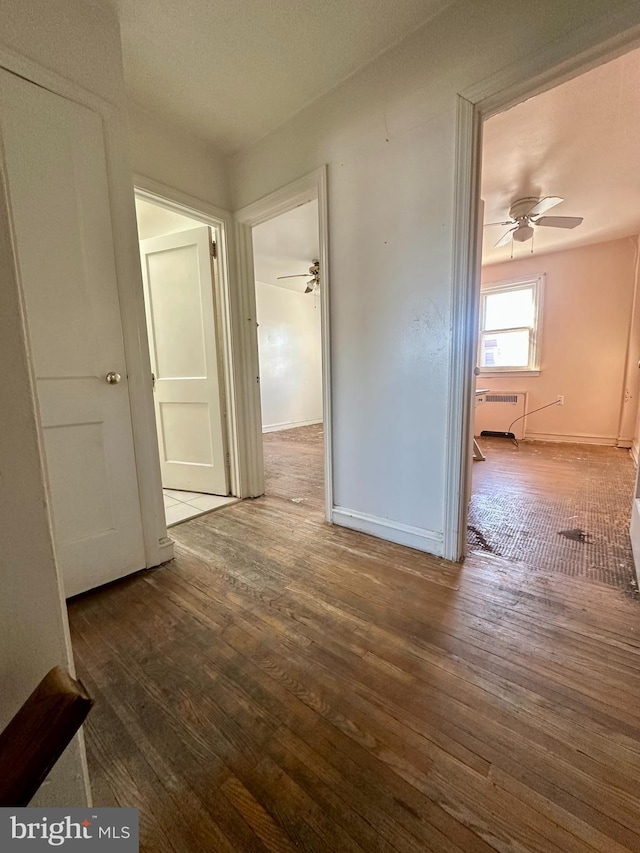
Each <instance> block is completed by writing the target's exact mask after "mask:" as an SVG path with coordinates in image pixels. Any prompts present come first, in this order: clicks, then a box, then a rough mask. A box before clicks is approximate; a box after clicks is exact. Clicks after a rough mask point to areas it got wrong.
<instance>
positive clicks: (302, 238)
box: [252, 201, 318, 292]
mask: <svg viewBox="0 0 640 853" xmlns="http://www.w3.org/2000/svg"><path fill="white" fill-rule="evenodd" d="M252 233H253V263H254V272H255V277H256V281H262V282H265V283H266V284H273V285H276V286H277V287H286V288H288V289H289V290H296V291H299V292H302V291H304V288H305V284H306V282H307V281H308V277H307V278H288V279H285V280H284V281H278V276H280V275H297V274H298V273H306V272H308V270H309V267H310V265H311V262H312V261H313V260H314V259H315V258H317V257H318V202H317V201H310V202H309V203H308V204H303V205H301V206H300V207H296V208H295V209H294V210H290V211H289V212H288V213H283V214H282V215H281V216H277V217H276V218H275V219H270V220H269V221H268V222H263V223H262V225H256V227H255V228H254V229H253V232H252Z"/></svg>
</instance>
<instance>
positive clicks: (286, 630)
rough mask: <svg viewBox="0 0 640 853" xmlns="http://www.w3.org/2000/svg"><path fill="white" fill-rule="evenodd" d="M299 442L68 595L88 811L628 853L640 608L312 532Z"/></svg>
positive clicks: (373, 845) (250, 830)
mask: <svg viewBox="0 0 640 853" xmlns="http://www.w3.org/2000/svg"><path fill="white" fill-rule="evenodd" d="M316 433H317V431H316ZM291 439H292V441H291V442H288V440H287V436H286V435H284V434H279V435H276V437H275V438H273V439H271V438H269V437H267V441H268V442H269V445H270V446H269V448H267V454H266V455H267V458H268V459H269V460H270V461H269V465H270V466H273V477H272V478H268V479H267V483H268V484H269V482H271V484H272V490H271V491H272V494H271V495H269V496H267V497H265V498H261V499H258V500H255V501H244V502H242V503H240V504H235V505H233V506H231V507H229V508H225V509H222V510H219V511H217V512H215V513H212V514H211V515H209V516H202V517H200V518H198V519H196V520H193V521H190V522H187V523H185V524H182V525H179V526H178V527H175V528H173V529H172V536H174V537H175V538H176V550H177V557H176V559H175V560H174V561H173V562H171V563H169V564H167V565H166V566H164V567H161V568H159V569H156V570H153V571H149V572H142V573H140V574H138V575H136V576H134V577H131V578H128V579H126V580H124V581H122V582H119V583H116V584H113V585H111V586H109V587H107V588H103V589H102V590H99V591H97V592H94V593H92V594H88V595H85V596H83V597H81V598H78V599H76V600H74V601H72V602H71V603H70V607H69V611H70V619H71V627H72V638H73V644H74V650H75V654H76V662H77V667H78V672H79V675H80V676H81V677H82V679H83V680H84V682H85V684H86V686H87V688H88V689H89V691H90V693H91V694H92V695H93V697H94V698H95V700H96V707H95V708H94V710H93V711H92V713H91V715H90V716H89V720H88V723H87V725H86V727H85V728H86V741H87V748H88V757H89V768H90V774H91V779H92V785H93V791H94V802H95V805H98V806H99V805H104V806H109V805H123V806H124V805H126V806H138V807H139V808H140V809H141V827H142V847H141V849H142V850H144V851H148V853H152V851H153V853H155V851H175V853H191V852H192V851H193V852H194V853H195V851H252V853H253V851H256V853H262V851H276V853H280V851H292V850H305V851H323V853H333V851H336V853H337V851H340V853H342V851H366V853H369V851H389V853H391V851H403V853H404V851H410V853H424V851H434V853H440V851H443V853H444V851H447V853H454V851H455V852H456V853H458V851H464V853H476V852H477V853H489V851H500V853H506V851H513V852H514V853H523V851H535V852H536V853H554V851H562V853H567V852H569V853H593V851H599V852H600V853H623V851H640V799H639V797H640V604H638V603H637V602H636V601H634V600H632V599H630V598H629V597H625V596H624V595H623V593H622V592H621V591H619V590H617V589H614V588H612V587H610V586H606V585H604V584H600V583H598V582H596V581H586V580H584V579H582V578H579V577H567V576H563V575H561V574H559V573H551V572H549V573H547V572H536V571H534V570H532V569H531V567H530V566H522V565H521V564H518V563H514V562H510V561H507V560H505V559H501V558H495V557H493V556H489V555H482V554H478V555H473V556H472V557H471V558H470V559H469V560H468V561H467V562H466V563H465V565H464V566H457V565H453V564H450V563H446V562H444V561H442V560H439V559H436V558H433V557H429V556H426V555H423V554H420V553H418V552H415V551H411V550H409V549H405V548H402V547H399V546H395V545H391V544H388V543H383V542H381V541H379V540H376V539H373V538H370V537H367V536H364V535H361V534H357V533H353V532H351V531H348V530H344V529H341V528H338V527H332V526H330V525H327V524H325V523H324V521H323V520H322V500H321V497H319V495H320V494H321V492H320V490H321V464H322V463H321V440H320V436H319V434H315V435H314V434H313V432H312V433H311V434H310V435H308V436H307V437H306V439H304V436H302V435H300V433H298V434H297V435H296V436H292V437H291ZM303 439H304V440H303ZM294 444H295V445H296V446H297V447H298V448H301V451H303V457H304V459H305V460H306V461H304V462H302V461H301V459H302V457H301V456H300V455H296V451H295V450H294V449H293V447H292V445H294ZM278 448H280V449H278ZM286 448H288V449H286ZM314 454H315V460H316V461H315V462H313V459H314ZM296 459H297V460H298V461H297V462H295V460H296ZM287 460H288V461H287ZM291 460H293V462H292V461H291ZM288 464H293V465H294V467H295V469H296V471H297V473H296V474H295V475H294V474H293V473H291V472H290V473H289V474H287V472H286V470H285V469H286V466H287V465H288ZM304 471H306V475H304ZM300 472H303V473H302V474H301V473H300ZM305 477H306V482H305ZM287 480H289V483H295V484H297V485H296V487H295V488H293V490H292V493H291V494H288V493H287V487H286V485H283V484H285V483H286V481H287ZM277 482H279V483H280V485H281V488H278V487H277V485H276V484H277ZM303 487H304V488H303ZM314 489H315V490H316V497H315V499H314V498H313V493H314ZM300 498H302V500H298V499H300Z"/></svg>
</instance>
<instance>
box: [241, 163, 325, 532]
mask: <svg viewBox="0 0 640 853" xmlns="http://www.w3.org/2000/svg"><path fill="white" fill-rule="evenodd" d="M310 201H317V202H318V240H319V260H320V279H321V285H320V322H321V329H322V418H323V429H324V494H325V518H326V520H327V521H329V522H331V521H332V515H333V431H332V423H333V421H332V416H331V335H330V299H329V213H328V199H327V167H326V165H325V166H321V167H320V168H319V169H316V170H315V171H313V172H310V173H309V174H307V175H304V176H303V177H301V178H299V179H298V180H297V181H293V182H292V183H290V184H287V186H285V187H282V188H281V189H279V190H276V191H275V192H273V193H270V194H269V195H267V196H265V197H264V198H261V199H259V200H258V201H255V202H253V203H252V204H249V205H247V206H246V207H243V208H241V209H240V210H239V211H237V212H236V214H235V217H234V218H235V222H236V230H235V233H236V246H237V257H238V285H239V288H238V289H239V291H240V299H241V300H242V307H243V309H244V310H243V315H242V316H243V317H245V318H246V322H245V323H244V326H243V337H244V347H243V359H244V360H243V365H242V370H243V374H244V378H245V382H244V385H243V389H244V392H245V396H244V399H243V406H242V411H243V413H244V416H245V417H244V420H243V423H242V425H241V426H242V428H241V442H242V446H243V448H244V452H245V454H246V455H245V460H246V471H247V477H248V481H249V484H250V489H251V493H252V495H254V496H257V495H262V494H264V458H263V452H262V407H261V401H260V364H259V358H258V324H257V318H256V283H255V273H254V265H253V235H252V229H253V228H254V227H255V226H256V225H261V224H262V223H263V222H267V221H269V220H270V219H274V218H275V217H276V216H280V215H281V214H283V213H288V212H289V211H290V210H293V209H294V208H296V207H300V205H302V204H306V203H307V202H310Z"/></svg>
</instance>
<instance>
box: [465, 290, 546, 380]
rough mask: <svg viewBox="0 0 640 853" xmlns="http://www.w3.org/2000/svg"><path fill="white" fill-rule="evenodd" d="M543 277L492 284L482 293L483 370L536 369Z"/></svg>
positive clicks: (481, 352)
mask: <svg viewBox="0 0 640 853" xmlns="http://www.w3.org/2000/svg"><path fill="white" fill-rule="evenodd" d="M542 280H543V277H542V276H541V275H540V276H536V277H535V278H532V279H528V280H526V281H517V282H513V281H511V282H504V283H500V284H489V285H487V286H486V287H483V289H482V291H481V294H480V340H479V351H480V352H479V358H478V363H479V366H480V369H481V371H482V372H483V373H499V372H500V371H503V372H507V371H520V372H522V371H537V370H538V369H539V366H538V346H537V344H538V339H539V333H540V329H539V318H540V313H541V312H540V306H541V303H542Z"/></svg>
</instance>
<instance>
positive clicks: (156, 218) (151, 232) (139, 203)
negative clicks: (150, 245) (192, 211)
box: [136, 198, 202, 240]
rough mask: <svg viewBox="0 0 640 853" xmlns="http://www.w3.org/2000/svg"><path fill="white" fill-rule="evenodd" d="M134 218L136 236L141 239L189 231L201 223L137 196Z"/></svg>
mask: <svg viewBox="0 0 640 853" xmlns="http://www.w3.org/2000/svg"><path fill="white" fill-rule="evenodd" d="M136 220H137V222H138V237H139V238H140V239H141V240H147V239H148V238H150V237H161V236H162V235H163V234H176V233H177V232H178V231H189V230H190V229H191V228H198V227H200V226H201V225H202V222H198V221H197V220H195V219H189V217H188V216H183V215H182V214H181V213H176V212H175V211H174V210H168V209H167V208H166V207H160V206H159V205H157V204H151V203H149V202H146V201H143V200H142V199H139V198H137V199H136Z"/></svg>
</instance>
